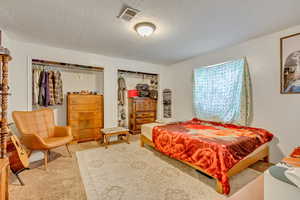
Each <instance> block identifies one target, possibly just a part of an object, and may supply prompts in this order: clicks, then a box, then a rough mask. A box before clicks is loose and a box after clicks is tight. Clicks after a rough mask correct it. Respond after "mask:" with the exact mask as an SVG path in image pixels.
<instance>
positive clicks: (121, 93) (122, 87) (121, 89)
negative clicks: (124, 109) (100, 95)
mask: <svg viewBox="0 0 300 200" xmlns="http://www.w3.org/2000/svg"><path fill="white" fill-rule="evenodd" d="M125 92H126V82H125V79H124V78H123V77H122V76H120V77H119V79H118V100H119V105H121V106H123V105H124V104H125Z"/></svg>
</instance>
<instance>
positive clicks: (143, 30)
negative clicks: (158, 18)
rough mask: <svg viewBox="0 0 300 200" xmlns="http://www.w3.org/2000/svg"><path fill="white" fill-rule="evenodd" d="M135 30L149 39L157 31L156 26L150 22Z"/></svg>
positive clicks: (139, 25) (140, 25)
mask: <svg viewBox="0 0 300 200" xmlns="http://www.w3.org/2000/svg"><path fill="white" fill-rule="evenodd" d="M134 30H135V31H136V32H137V33H138V34H139V35H140V36H142V37H149V36H150V35H152V34H153V33H154V31H155V30H156V26H155V25H154V24H152V23H150V22H141V23H138V24H136V25H135V26H134Z"/></svg>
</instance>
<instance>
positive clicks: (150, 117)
mask: <svg viewBox="0 0 300 200" xmlns="http://www.w3.org/2000/svg"><path fill="white" fill-rule="evenodd" d="M156 107H157V101H156V100H154V99H151V98H148V97H133V98H128V114H129V130H130V132H131V133H132V134H139V133H141V126H142V125H143V124H147V123H152V122H155V120H156V109H157V108H156Z"/></svg>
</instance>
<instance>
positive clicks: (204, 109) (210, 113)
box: [193, 59, 251, 125]
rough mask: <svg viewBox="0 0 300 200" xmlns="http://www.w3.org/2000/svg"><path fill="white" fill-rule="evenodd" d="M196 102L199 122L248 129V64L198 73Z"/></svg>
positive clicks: (235, 63) (224, 65)
mask: <svg viewBox="0 0 300 200" xmlns="http://www.w3.org/2000/svg"><path fill="white" fill-rule="evenodd" d="M193 100H194V109H195V113H196V116H197V117H198V118H201V119H205V120H211V121H219V122H226V123H236V124H241V125H248V124H249V123H250V120H251V119H250V117H251V84H250V75H249V69H248V65H247V62H246V60H245V59H239V60H233V61H229V62H226V63H222V64H217V65H213V66H208V67H201V68H197V69H195V70H194V88H193Z"/></svg>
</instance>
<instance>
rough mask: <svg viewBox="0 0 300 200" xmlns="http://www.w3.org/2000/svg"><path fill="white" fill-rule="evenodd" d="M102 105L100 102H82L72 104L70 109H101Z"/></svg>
mask: <svg viewBox="0 0 300 200" xmlns="http://www.w3.org/2000/svg"><path fill="white" fill-rule="evenodd" d="M101 109H102V105H100V104H81V105H70V106H69V111H70V112H72V111H100V110H101Z"/></svg>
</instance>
